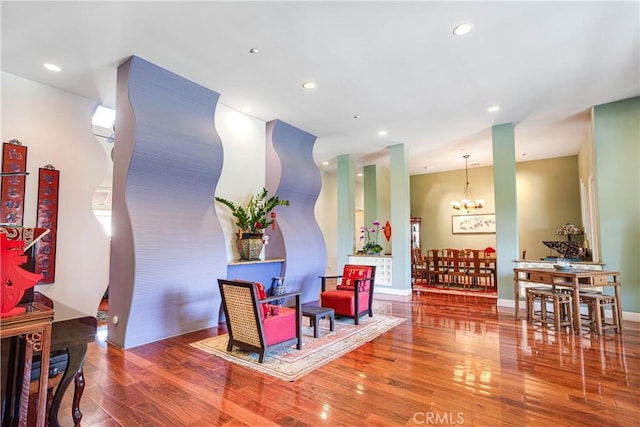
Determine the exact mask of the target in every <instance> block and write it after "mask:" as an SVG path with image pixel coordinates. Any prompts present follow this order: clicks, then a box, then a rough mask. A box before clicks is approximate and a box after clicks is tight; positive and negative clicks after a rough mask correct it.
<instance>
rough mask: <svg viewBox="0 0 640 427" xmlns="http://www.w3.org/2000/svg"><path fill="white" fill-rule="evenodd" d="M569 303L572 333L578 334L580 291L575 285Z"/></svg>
mask: <svg viewBox="0 0 640 427" xmlns="http://www.w3.org/2000/svg"><path fill="white" fill-rule="evenodd" d="M571 300H572V301H571V302H572V303H573V314H572V315H573V333H575V334H579V333H580V290H579V289H578V285H577V284H576V285H575V287H574V288H573V295H572V296H571Z"/></svg>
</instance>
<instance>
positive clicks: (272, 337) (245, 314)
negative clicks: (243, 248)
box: [218, 279, 302, 363]
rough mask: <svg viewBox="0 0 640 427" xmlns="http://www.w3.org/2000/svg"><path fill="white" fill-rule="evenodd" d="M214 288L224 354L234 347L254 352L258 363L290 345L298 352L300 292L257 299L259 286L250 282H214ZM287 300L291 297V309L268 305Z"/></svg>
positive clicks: (299, 346) (300, 342) (222, 280)
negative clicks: (219, 307)
mask: <svg viewBox="0 0 640 427" xmlns="http://www.w3.org/2000/svg"><path fill="white" fill-rule="evenodd" d="M218 286H219V287H220V295H221V296H222V307H223V309H224V314H225V319H226V322H227V331H228V332H229V344H228V345H227V351H231V350H232V349H233V347H234V346H235V347H239V348H241V349H243V350H247V351H251V352H255V353H258V354H259V355H260V356H259V362H260V363H262V362H264V358H265V355H266V354H267V352H269V351H273V350H277V349H280V348H283V347H288V346H291V345H293V344H296V348H297V349H298V350H300V349H302V310H301V304H300V295H301V292H297V293H288V294H284V295H277V296H273V297H269V298H266V297H262V298H260V296H259V290H260V288H261V285H259V284H257V283H254V282H245V281H241V280H224V279H218ZM287 297H295V307H293V308H289V307H281V306H272V305H270V304H269V302H270V301H275V300H277V299H282V298H287Z"/></svg>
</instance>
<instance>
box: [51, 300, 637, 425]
mask: <svg viewBox="0 0 640 427" xmlns="http://www.w3.org/2000/svg"><path fill="white" fill-rule="evenodd" d="M378 300H379V302H380V303H381V304H383V306H385V307H386V309H387V310H389V311H390V312H391V314H393V315H395V316H398V317H404V318H407V319H408V321H407V322H404V323H403V324H401V325H399V326H397V327H396V328H394V329H392V330H391V331H389V332H387V333H385V334H383V335H382V336H380V337H378V338H377V339H375V340H373V341H372V342H369V343H367V344H365V345H363V346H362V347H360V348H359V349H357V350H355V351H352V352H351V353H348V354H347V355H345V356H344V357H341V358H339V359H337V360H335V361H332V362H330V363H329V364H327V365H325V366H324V367H321V368H319V369H317V370H316V371H314V372H312V373H310V374H308V375H306V376H305V377H303V378H301V379H300V380H298V381H295V382H292V383H289V382H284V381H281V380H278V379H275V378H272V377H268V376H265V375H262V374H259V373H256V372H254V371H251V370H248V369H245V368H242V367H239V366H236V365H233V364H231V363H228V362H225V361H224V360H222V359H219V358H216V357H215V356H213V355H210V354H207V353H204V352H202V351H200V350H197V349H194V348H192V347H190V346H189V343H191V342H193V341H196V340H200V339H203V338H206V337H209V336H214V335H217V333H218V331H217V328H212V329H207V330H202V331H198V332H194V333H190V334H186V335H182V336H179V337H175V338H170V339H167V340H163V341H160V342H156V343H153V344H149V345H144V346H140V347H137V348H134V349H130V350H126V351H122V350H119V349H117V348H114V347H112V346H110V345H107V344H105V343H104V342H96V343H95V344H91V345H90V346H89V352H88V355H87V361H86V364H85V377H86V389H85V392H84V396H83V397H82V402H81V407H80V408H81V410H82V412H83V414H84V417H83V420H82V425H83V426H101V427H106V426H125V427H130V426H172V427H174V426H241V425H247V426H275V425H282V426H354V425H357V426H360V425H367V426H369V425H371V426H405V425H465V426H467V425H468V426H607V427H611V426H637V425H640V409H639V404H640V403H639V402H640V387H639V386H640V324H639V323H636V322H625V324H624V327H625V330H624V334H622V335H614V334H613V333H612V332H609V333H608V334H607V335H606V336H604V337H598V336H594V335H590V334H588V333H586V332H585V333H584V334H583V335H573V334H569V333H566V332H559V333H555V332H554V331H553V330H546V329H543V328H541V327H538V326H536V327H532V326H531V325H528V324H527V323H526V321H525V320H518V321H516V320H515V319H514V316H513V310H512V309H509V308H499V307H497V306H496V300H495V299H492V298H481V297H474V296H460V295H441V294H432V293H421V294H418V293H414V295H413V297H412V298H411V299H410V300H409V301H406V302H405V301H400V302H399V301H388V302H385V301H383V300H380V299H378ZM221 333H222V332H221ZM71 398H72V390H71V389H70V390H69V391H68V392H67V394H66V395H65V399H64V403H63V405H62V407H61V410H60V420H61V422H62V425H64V426H70V425H73V422H72V420H71V414H70V404H71Z"/></svg>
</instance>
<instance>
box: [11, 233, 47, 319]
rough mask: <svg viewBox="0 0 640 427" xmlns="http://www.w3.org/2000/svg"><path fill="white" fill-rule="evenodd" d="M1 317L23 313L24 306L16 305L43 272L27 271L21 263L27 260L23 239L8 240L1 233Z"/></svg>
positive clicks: (39, 278)
mask: <svg viewBox="0 0 640 427" xmlns="http://www.w3.org/2000/svg"><path fill="white" fill-rule="evenodd" d="M0 260H1V261H0V286H1V287H2V289H1V294H2V295H1V297H2V298H1V301H0V317H6V316H13V315H15V314H19V313H23V312H24V311H25V310H26V309H25V308H24V307H16V305H17V304H18V303H19V302H20V299H21V298H22V296H23V295H24V292H25V291H26V290H27V289H29V288H30V287H32V286H34V285H35V284H36V283H38V282H39V281H40V280H41V279H42V277H43V276H42V275H41V274H34V273H30V272H28V271H26V270H25V269H23V268H22V267H20V264H23V263H25V262H26V261H27V257H26V255H24V241H23V240H8V239H7V236H6V235H5V234H2V233H0Z"/></svg>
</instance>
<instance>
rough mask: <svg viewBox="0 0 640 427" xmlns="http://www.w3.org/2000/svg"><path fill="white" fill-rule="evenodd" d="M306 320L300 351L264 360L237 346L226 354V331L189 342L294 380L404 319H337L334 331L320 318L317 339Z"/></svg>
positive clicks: (270, 355)
mask: <svg viewBox="0 0 640 427" xmlns="http://www.w3.org/2000/svg"><path fill="white" fill-rule="evenodd" d="M308 320H309V319H307V318H303V319H302V321H303V327H302V335H303V336H302V350H296V348H295V346H292V347H289V348H286V349H282V350H280V351H279V352H273V353H267V356H266V357H265V360H264V363H259V362H258V355H257V354H256V353H249V352H246V351H244V350H239V349H238V348H237V347H235V348H234V349H233V351H232V352H231V353H228V352H227V343H228V342H229V336H228V335H227V334H224V335H220V336H218V337H212V338H207V339H204V340H202V341H197V342H194V343H191V345H192V346H193V347H195V348H198V349H200V350H203V351H206V352H207V353H211V354H214V355H216V356H218V357H221V358H223V359H225V360H228V361H229V362H233V363H236V364H238V365H241V366H244V367H247V368H250V369H254V370H256V371H259V372H262V373H264V374H267V375H271V376H273V377H276V378H280V379H281V380H285V381H295V380H297V379H298V378H300V377H302V376H303V375H306V374H308V373H309V372H311V371H313V370H314V369H317V368H319V367H320V366H322V365H325V364H327V363H329V362H330V361H332V360H334V359H337V358H338V357H340V356H342V355H344V354H346V353H348V352H350V351H351V350H354V349H356V348H358V347H360V346H361V345H363V344H365V343H367V342H369V341H371V340H373V339H374V338H376V337H377V336H379V335H381V334H383V333H384V332H386V331H388V330H389V329H391V328H393V327H395V326H397V325H399V324H401V323H402V322H404V321H405V320H406V319H400V318H397V317H392V316H385V315H381V314H375V313H374V317H362V318H361V319H360V325H358V326H356V325H354V324H353V320H352V319H336V324H335V331H334V332H330V331H329V321H328V320H326V319H322V320H321V321H320V331H319V332H320V337H319V338H317V339H316V338H313V328H311V327H309V326H308Z"/></svg>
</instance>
